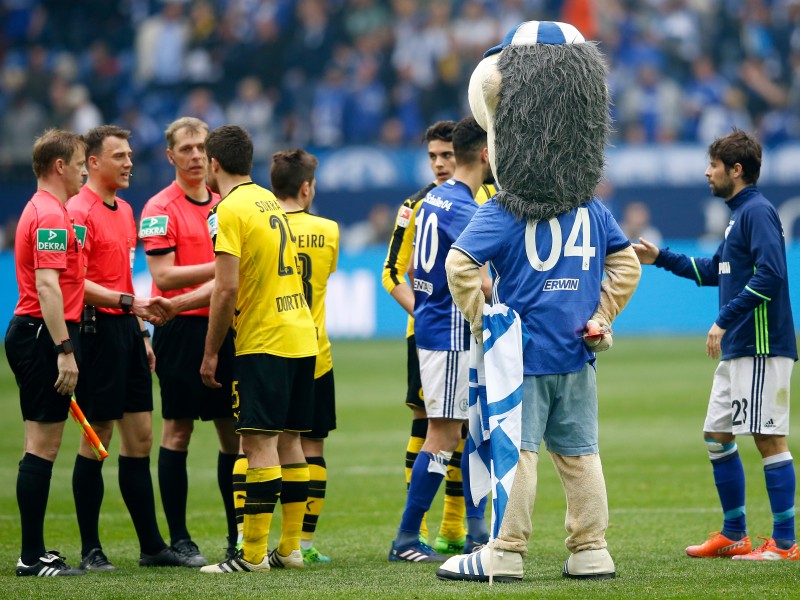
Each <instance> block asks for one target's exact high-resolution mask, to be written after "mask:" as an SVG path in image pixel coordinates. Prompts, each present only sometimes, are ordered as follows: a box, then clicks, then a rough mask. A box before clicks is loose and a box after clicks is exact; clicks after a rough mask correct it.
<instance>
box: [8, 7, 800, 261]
mask: <svg viewBox="0 0 800 600" xmlns="http://www.w3.org/2000/svg"><path fill="white" fill-rule="evenodd" d="M526 20H559V21H566V22H570V23H572V24H574V25H576V26H577V27H578V29H579V30H581V31H582V32H583V34H584V35H585V37H586V38H587V39H591V40H596V41H597V42H598V43H599V45H600V48H601V49H602V51H603V52H604V54H605V56H606V57H607V60H608V66H609V85H610V89H611V94H612V99H613V102H614V105H613V109H612V110H613V113H614V114H613V117H614V133H613V138H612V143H613V144H615V145H616V146H624V145H635V144H671V143H674V142H686V143H692V144H700V145H702V146H703V147H705V146H706V145H707V144H708V143H709V142H710V141H711V140H713V139H714V138H715V137H717V136H719V135H722V134H725V133H727V132H728V131H730V128H731V127H732V126H737V127H741V128H743V129H746V130H748V131H752V132H754V133H756V134H757V135H758V136H759V138H760V139H761V140H762V142H763V143H764V145H765V146H768V147H769V146H777V145H780V144H782V143H784V142H788V141H800V0H80V1H66V0H0V116H1V117H0V131H2V135H0V184H6V183H9V182H10V183H12V184H13V183H15V184H20V183H21V182H25V183H28V182H29V181H30V148H31V143H32V141H33V139H34V138H35V137H36V136H37V135H39V134H40V133H41V132H42V131H43V130H44V129H45V128H47V127H53V126H56V127H64V128H68V129H71V130H74V131H76V132H79V133H83V132H85V131H87V130H89V129H90V128H92V127H94V126H96V125H99V124H102V123H109V122H111V123H116V124H119V125H121V126H123V127H125V128H127V129H130V130H132V131H133V133H134V135H133V137H132V139H131V145H132V146H133V149H134V160H135V164H136V167H135V171H136V182H140V183H137V189H139V186H144V187H145V188H147V187H149V186H155V185H156V184H159V185H164V183H163V180H164V179H167V180H168V179H169V178H170V177H171V176H172V174H171V167H170V166H169V165H168V164H167V163H166V161H165V160H164V159H163V157H164V139H163V130H164V128H165V127H166V125H167V124H168V123H169V122H171V121H172V120H173V119H174V118H176V117H177V116H181V115H191V116H195V117H199V118H201V119H203V120H204V121H206V122H207V123H208V124H209V126H210V127H211V128H214V127H216V126H218V125H220V124H223V123H226V122H234V123H237V124H240V125H242V126H244V127H246V128H247V129H248V130H249V131H250V132H251V134H252V135H253V138H254V142H255V149H256V160H257V161H260V162H261V163H262V164H266V163H265V161H268V159H269V156H270V155H271V154H272V152H273V151H275V150H276V149H279V148H286V147H306V148H309V149H312V150H320V149H336V148H341V147H344V146H349V145H375V144H380V145H382V146H383V147H387V148H404V147H413V148H420V149H421V142H420V136H421V134H422V132H423V131H424V129H425V127H426V126H427V125H428V124H430V123H431V122H433V121H435V120H438V119H459V118H461V117H462V116H463V115H465V114H467V113H468V107H467V106H466V92H465V90H466V88H467V82H468V80H469V76H470V74H471V73H472V70H473V69H474V67H475V65H476V64H477V63H478V62H479V61H480V59H481V57H482V54H483V52H484V51H485V50H486V49H487V48H489V47H491V46H493V45H495V44H496V43H498V41H499V40H501V39H502V38H503V37H504V36H505V34H506V33H507V32H508V31H509V30H510V29H511V28H513V27H514V26H515V25H517V24H518V23H520V22H522V21H526ZM607 195H608V194H607ZM609 197H610V195H609ZM393 200H394V199H393ZM393 211H394V205H393V204H392V205H391V206H390V205H387V204H380V205H377V206H375V207H373V209H372V210H371V211H369V214H367V211H365V212H364V214H363V215H362V218H363V219H364V221H362V222H361V223H360V224H359V225H360V226H359V227H357V226H353V227H351V228H349V229H350V231H347V232H344V233H345V235H344V236H343V242H345V243H347V245H348V246H350V247H353V248H358V247H363V246H366V245H369V244H373V243H383V239H384V235H385V232H384V230H388V229H390V228H391V224H392V222H393V214H394V213H393ZM620 212H621V211H620ZM617 218H618V219H619V218H622V220H625V221H627V222H628V223H629V224H630V227H631V237H634V232H635V231H639V230H642V229H645V228H646V226H647V224H648V223H649V212H648V211H647V206H646V205H642V206H639V207H638V209H636V210H633V211H632V213H631V214H630V215H623V214H617ZM11 239H13V220H12V221H11V222H9V223H6V224H4V225H3V226H2V228H0V245H3V246H6V247H7V243H8V241H9V240H11ZM634 239H635V237H634ZM3 240H5V241H6V244H3Z"/></svg>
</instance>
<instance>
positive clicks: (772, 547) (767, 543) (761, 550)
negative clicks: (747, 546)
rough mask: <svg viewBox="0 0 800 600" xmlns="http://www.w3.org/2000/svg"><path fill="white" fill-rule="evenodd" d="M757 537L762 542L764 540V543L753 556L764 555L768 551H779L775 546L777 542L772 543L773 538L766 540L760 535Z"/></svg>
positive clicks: (754, 551)
mask: <svg viewBox="0 0 800 600" xmlns="http://www.w3.org/2000/svg"><path fill="white" fill-rule="evenodd" d="M757 537H758V539H760V540H764V543H763V544H761V545H760V546H759V547H758V548H756V549H755V550H753V554H763V553H764V552H766V551H767V550H776V549H777V546H776V545H775V542H772V538H765V537H761V536H760V535H759V536H757ZM770 542H772V543H771V544H770Z"/></svg>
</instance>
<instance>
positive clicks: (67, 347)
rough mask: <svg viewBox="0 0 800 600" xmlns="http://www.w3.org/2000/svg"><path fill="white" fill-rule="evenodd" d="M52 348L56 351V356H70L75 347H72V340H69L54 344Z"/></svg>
mask: <svg viewBox="0 0 800 600" xmlns="http://www.w3.org/2000/svg"><path fill="white" fill-rule="evenodd" d="M53 347H54V348H55V350H56V354H72V353H73V352H75V346H73V344H72V340H71V339H69V338H67V339H65V340H61V343H60V344H56V345H55V346H53Z"/></svg>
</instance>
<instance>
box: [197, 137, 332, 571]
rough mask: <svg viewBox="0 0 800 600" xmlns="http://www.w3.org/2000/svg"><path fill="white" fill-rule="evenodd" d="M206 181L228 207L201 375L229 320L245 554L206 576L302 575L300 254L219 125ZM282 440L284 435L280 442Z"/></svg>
mask: <svg viewBox="0 0 800 600" xmlns="http://www.w3.org/2000/svg"><path fill="white" fill-rule="evenodd" d="M206 153H207V154H208V158H209V173H208V183H209V186H210V187H211V189H212V190H214V191H218V192H219V193H220V195H221V196H222V197H223V200H222V201H221V202H220V203H219V204H218V205H217V206H216V207H215V212H214V213H213V214H212V215H211V216H210V217H209V229H210V232H211V234H212V237H213V238H214V252H215V254H216V259H215V263H216V266H215V273H214V291H213V293H212V295H211V311H210V314H209V324H208V335H207V337H206V344H205V352H204V354H203V363H202V365H201V367H200V376H201V377H202V379H203V383H205V384H206V385H207V386H209V387H217V386H219V385H220V384H219V383H217V381H216V379H215V373H216V367H217V360H218V352H219V349H220V347H221V346H222V342H223V340H224V338H225V334H226V332H227V330H228V327H229V326H230V324H231V321H233V327H234V331H235V345H236V356H235V359H234V381H233V390H232V392H233V407H234V411H235V413H236V419H237V423H236V431H237V432H238V433H239V434H240V435H241V439H242V450H243V451H244V453H245V455H246V456H247V459H248V469H247V473H246V479H245V492H246V494H247V499H246V501H245V507H244V512H245V515H244V541H243V545H242V549H241V550H240V551H238V552H236V554H235V555H234V556H233V557H232V558H229V559H227V560H225V561H223V562H221V563H218V564H216V565H208V566H205V567H203V568H202V569H201V572H203V573H233V572H240V571H246V572H249V571H259V572H263V571H268V570H269V569H270V567H281V568H302V567H303V557H302V554H301V552H300V530H301V529H302V520H303V510H304V505H305V501H306V498H307V496H308V480H309V472H308V465H307V464H306V462H305V458H304V456H303V449H302V446H301V445H300V432H301V431H309V430H310V429H311V425H312V423H311V416H312V408H313V400H314V387H313V386H314V365H315V362H316V361H315V358H316V355H317V353H318V346H317V332H316V328H315V326H314V320H313V318H312V317H311V311H310V310H309V308H308V304H307V302H306V297H305V294H304V293H303V280H302V279H301V277H300V265H299V262H300V261H299V259H298V256H297V250H296V248H295V244H294V241H293V239H292V238H293V236H292V231H291V229H290V228H289V222H288V218H287V216H286V213H285V212H284V211H283V209H282V208H281V206H280V204H279V203H278V200H277V198H275V196H274V195H273V194H272V192H270V191H269V190H267V189H264V188H262V187H260V186H258V185H256V184H255V183H254V182H253V181H252V179H251V178H250V170H251V169H252V166H253V142H252V140H251V138H250V136H249V134H248V133H247V132H246V131H245V130H244V129H242V128H241V127H238V126H235V125H223V126H221V127H218V128H216V129H215V130H213V131H212V132H211V133H210V134H209V135H208V138H207V139H206ZM280 433H285V434H286V435H284V436H280V441H279V434H280ZM279 496H280V497H281V500H282V527H281V539H280V541H279V543H278V547H277V548H275V549H274V550H272V552H270V553H269V554H267V536H268V535H269V529H270V524H271V522H272V513H273V511H274V510H275V504H276V503H277V501H278V497H279Z"/></svg>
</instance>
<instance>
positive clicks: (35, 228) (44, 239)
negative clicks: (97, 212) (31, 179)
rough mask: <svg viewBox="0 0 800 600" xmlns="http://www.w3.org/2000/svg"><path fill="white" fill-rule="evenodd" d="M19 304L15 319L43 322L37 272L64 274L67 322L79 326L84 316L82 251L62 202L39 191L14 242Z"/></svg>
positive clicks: (21, 220) (61, 284)
mask: <svg viewBox="0 0 800 600" xmlns="http://www.w3.org/2000/svg"><path fill="white" fill-rule="evenodd" d="M14 264H15V266H16V270H17V286H18V287H19V301H18V302H17V306H16V308H15V309H14V314H15V315H20V316H30V317H36V318H39V319H41V318H42V307H41V305H40V304H39V294H38V293H37V292H36V269H55V270H57V271H60V272H61V273H60V274H59V276H58V285H59V287H60V288H61V295H62V296H63V300H64V320H66V321H72V322H75V323H79V322H80V320H81V313H82V312H83V269H84V262H83V248H82V247H81V244H80V242H79V241H78V239H77V238H76V237H75V232H74V231H73V229H72V222H71V220H70V218H69V214H67V211H66V209H65V208H64V207H63V206H62V204H61V201H60V200H59V199H58V198H56V197H55V196H53V195H52V194H50V193H49V192H45V191H42V190H39V191H38V192H36V193H35V194H34V195H33V198H31V199H30V200H29V201H28V204H26V205H25V209H24V210H23V211H22V216H21V217H20V218H19V223H18V224H17V236H16V239H15V241H14Z"/></svg>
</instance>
